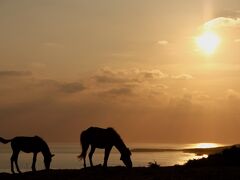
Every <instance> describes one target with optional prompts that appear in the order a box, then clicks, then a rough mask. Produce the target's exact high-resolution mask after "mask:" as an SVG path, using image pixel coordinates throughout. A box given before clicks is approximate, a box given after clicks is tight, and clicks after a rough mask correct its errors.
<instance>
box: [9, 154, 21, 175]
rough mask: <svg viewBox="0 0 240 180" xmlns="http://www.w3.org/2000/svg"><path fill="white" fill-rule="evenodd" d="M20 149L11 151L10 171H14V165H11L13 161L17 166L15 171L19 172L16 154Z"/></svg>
mask: <svg viewBox="0 0 240 180" xmlns="http://www.w3.org/2000/svg"><path fill="white" fill-rule="evenodd" d="M19 152H20V151H13V154H12V157H11V171H12V173H14V167H13V162H15V166H16V168H17V171H18V172H19V173H21V171H20V169H19V167H18V155H19Z"/></svg>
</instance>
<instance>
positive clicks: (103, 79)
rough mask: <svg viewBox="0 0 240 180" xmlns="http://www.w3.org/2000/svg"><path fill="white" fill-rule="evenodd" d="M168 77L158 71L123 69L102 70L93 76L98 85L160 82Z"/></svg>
mask: <svg viewBox="0 0 240 180" xmlns="http://www.w3.org/2000/svg"><path fill="white" fill-rule="evenodd" d="M166 77H168V74H165V73H163V72H162V71H160V70H159V69H151V70H142V69H124V70H114V69H111V68H103V69H100V71H99V72H98V73H97V74H96V75H94V76H93V79H95V81H96V82H99V83H118V84H120V83H141V82H143V81H151V80H160V79H163V78H166Z"/></svg>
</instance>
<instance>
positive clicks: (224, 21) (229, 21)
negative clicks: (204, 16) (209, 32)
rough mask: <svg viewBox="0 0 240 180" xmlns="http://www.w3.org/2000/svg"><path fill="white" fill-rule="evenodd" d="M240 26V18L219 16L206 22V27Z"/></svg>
mask: <svg viewBox="0 0 240 180" xmlns="http://www.w3.org/2000/svg"><path fill="white" fill-rule="evenodd" d="M223 27H240V18H229V17H217V18H215V19H212V20H210V21H208V22H206V23H205V24H204V28H206V29H215V28H223Z"/></svg>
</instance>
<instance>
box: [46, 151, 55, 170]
mask: <svg viewBox="0 0 240 180" xmlns="http://www.w3.org/2000/svg"><path fill="white" fill-rule="evenodd" d="M53 156H54V154H49V155H48V156H44V164H45V168H46V169H47V170H49V169H50V164H51V161H52V157H53Z"/></svg>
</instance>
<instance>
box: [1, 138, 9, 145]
mask: <svg viewBox="0 0 240 180" xmlns="http://www.w3.org/2000/svg"><path fill="white" fill-rule="evenodd" d="M11 141H12V140H11V139H4V138H2V137H0V142H1V143H3V144H7V143H9V142H11Z"/></svg>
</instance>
